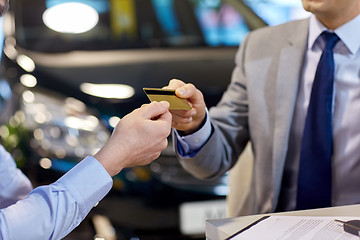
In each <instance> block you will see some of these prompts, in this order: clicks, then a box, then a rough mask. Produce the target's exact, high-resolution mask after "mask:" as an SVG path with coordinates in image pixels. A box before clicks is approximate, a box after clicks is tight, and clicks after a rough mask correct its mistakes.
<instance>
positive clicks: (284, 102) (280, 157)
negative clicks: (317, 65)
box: [272, 21, 308, 210]
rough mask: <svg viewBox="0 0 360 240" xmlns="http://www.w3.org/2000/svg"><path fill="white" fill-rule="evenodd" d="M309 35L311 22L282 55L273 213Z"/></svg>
mask: <svg viewBox="0 0 360 240" xmlns="http://www.w3.org/2000/svg"><path fill="white" fill-rule="evenodd" d="M307 35H308V21H303V22H302V25H300V27H299V28H298V29H297V31H296V32H294V33H293V34H292V35H291V38H290V39H289V45H288V46H287V47H284V48H282V49H281V53H280V59H279V61H280V62H279V69H278V74H277V76H278V78H277V85H276V102H275V104H276V113H275V114H276V120H275V131H274V141H273V150H274V151H273V161H272V162H273V177H274V179H273V180H274V198H273V208H274V209H273V210H275V207H276V203H277V202H278V197H279V193H280V188H281V181H282V174H283V168H284V165H285V158H286V153H287V149H288V148H287V145H288V142H289V133H290V127H291V122H292V118H293V112H294V107H295V101H296V98H297V91H298V86H299V80H300V75H301V68H302V65H303V64H302V63H303V59H304V54H305V49H306V46H307ZM299 36H300V37H299ZM284 146H285V147H284Z"/></svg>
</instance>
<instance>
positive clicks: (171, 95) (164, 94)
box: [143, 88, 191, 110]
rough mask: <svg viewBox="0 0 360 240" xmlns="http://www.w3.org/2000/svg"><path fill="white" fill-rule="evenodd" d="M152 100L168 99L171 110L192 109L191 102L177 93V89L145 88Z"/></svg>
mask: <svg viewBox="0 0 360 240" xmlns="http://www.w3.org/2000/svg"><path fill="white" fill-rule="evenodd" d="M143 90H144V92H145V94H146V95H147V96H148V98H149V99H150V101H157V102H161V101H167V102H168V103H170V107H169V109H170V110H191V106H190V104H189V102H188V101H187V100H186V99H184V98H179V97H178V96H176V95H175V90H172V89H163V88H143Z"/></svg>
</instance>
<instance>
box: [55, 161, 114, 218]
mask: <svg viewBox="0 0 360 240" xmlns="http://www.w3.org/2000/svg"><path fill="white" fill-rule="evenodd" d="M57 182H58V183H60V184H63V185H64V186H65V187H66V189H68V190H69V191H70V192H71V194H72V196H73V197H74V198H75V199H76V200H77V201H78V202H79V203H80V206H83V207H82V210H84V211H89V210H90V209H91V208H92V207H93V206H94V205H95V204H96V203H98V202H99V201H100V200H101V199H103V197H105V195H106V194H107V193H108V192H109V191H110V189H111V187H112V183H113V181H112V178H111V177H110V175H109V174H108V173H107V171H106V170H105V169H104V167H103V166H102V165H101V164H100V163H99V162H98V161H97V160H96V159H95V158H94V157H91V156H88V157H86V158H85V159H83V160H82V161H81V162H80V163H78V164H77V165H76V166H75V167H73V168H72V169H71V170H70V171H68V172H67V173H66V174H65V175H64V176H62V177H61V178H60V179H59V180H57Z"/></svg>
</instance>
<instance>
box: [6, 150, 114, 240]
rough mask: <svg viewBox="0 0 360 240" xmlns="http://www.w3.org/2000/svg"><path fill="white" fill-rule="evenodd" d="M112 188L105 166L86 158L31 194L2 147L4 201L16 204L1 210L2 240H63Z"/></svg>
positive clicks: (29, 187) (26, 183) (91, 158)
mask: <svg viewBox="0 0 360 240" xmlns="http://www.w3.org/2000/svg"><path fill="white" fill-rule="evenodd" d="M111 187H112V178H111V177H110V175H109V174H108V173H107V172H106V170H105V169H104V168H103V167H102V165H101V164H100V163H99V162H98V161H97V160H96V159H95V158H93V157H86V158H85V159H84V160H82V161H81V162H80V163H79V164H77V165H76V166H75V167H74V168H72V169H71V170H70V171H69V172H67V173H66V174H64V175H63V176H62V177H61V178H60V179H59V180H57V181H56V182H54V183H53V184H50V185H46V186H41V187H38V188H35V189H34V190H33V191H31V192H30V193H29V191H30V190H31V184H30V182H29V180H28V179H27V178H26V177H25V176H24V175H23V174H22V173H21V171H20V170H19V169H17V168H16V166H15V163H14V161H13V159H12V158H11V156H10V154H8V153H7V152H6V151H5V149H4V148H3V147H2V146H0V198H1V199H0V202H1V203H6V204H4V205H5V206H6V205H8V203H10V204H12V205H10V206H8V207H6V208H3V209H0V240H13V239H14V240H24V239H26V240H31V239H37V240H38V239H61V238H63V237H64V236H66V235H67V234H68V233H70V232H71V231H72V230H73V229H74V228H75V227H76V226H78V225H79V224H80V222H81V221H82V220H83V219H84V218H85V216H86V215H87V214H88V213H89V211H90V210H91V209H92V207H93V206H94V205H95V204H96V203H97V202H98V201H100V200H101V199H102V198H103V197H104V196H105V195H106V194H107V193H108V192H109V191H110V189H111ZM28 193H29V194H28ZM27 194H28V195H27ZM26 195H27V196H26ZM25 196H26V197H25ZM24 197H25V198H24ZM21 198H23V199H21ZM4 199H5V201H4ZM19 199H21V200H19ZM16 200H18V201H17V202H16V203H15V204H13V203H14V202H15V201H16Z"/></svg>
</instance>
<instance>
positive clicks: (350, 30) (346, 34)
mask: <svg viewBox="0 0 360 240" xmlns="http://www.w3.org/2000/svg"><path fill="white" fill-rule="evenodd" d="M359 28H360V15H358V16H357V17H355V18H354V19H352V20H351V21H349V22H347V23H345V24H344V25H342V26H340V27H339V28H337V29H335V31H333V32H335V33H336V34H337V35H338V36H339V38H340V39H341V41H342V42H343V43H344V45H345V46H346V47H347V48H348V49H349V51H350V52H351V54H355V53H356V52H357V51H359V48H360V34H354V33H355V32H358V29H359ZM326 30H328V29H327V28H326V27H325V26H324V25H323V24H322V23H321V22H320V21H319V20H317V18H316V17H315V15H313V14H312V15H311V16H310V26H309V38H308V47H309V48H313V47H314V44H315V42H316V39H317V38H318V37H319V35H320V34H321V33H322V32H323V31H326ZM328 31H331V30H328Z"/></svg>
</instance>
